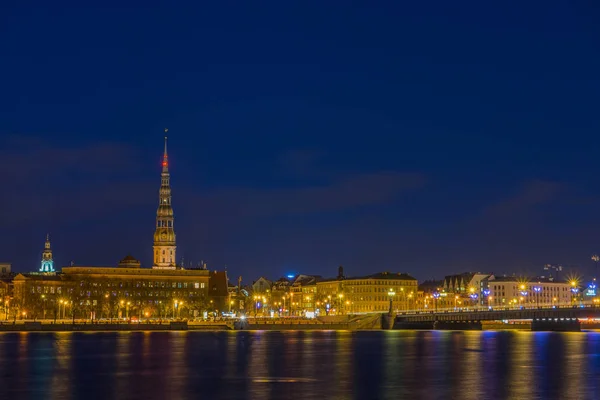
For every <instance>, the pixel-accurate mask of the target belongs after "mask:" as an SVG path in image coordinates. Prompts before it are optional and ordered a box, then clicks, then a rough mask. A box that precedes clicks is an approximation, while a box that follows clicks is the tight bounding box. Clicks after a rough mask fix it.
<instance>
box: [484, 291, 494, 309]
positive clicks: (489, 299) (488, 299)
mask: <svg viewBox="0 0 600 400" xmlns="http://www.w3.org/2000/svg"><path fill="white" fill-rule="evenodd" d="M490 293H491V292H490V289H483V296H484V297H485V298H486V300H487V305H488V308H490V307H491V305H490V301H491V300H492V297H491V296H490Z"/></svg>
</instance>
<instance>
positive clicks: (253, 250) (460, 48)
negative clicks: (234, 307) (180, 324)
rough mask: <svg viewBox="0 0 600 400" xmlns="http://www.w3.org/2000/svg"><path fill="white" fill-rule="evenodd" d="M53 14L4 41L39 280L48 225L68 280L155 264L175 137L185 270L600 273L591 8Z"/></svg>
mask: <svg viewBox="0 0 600 400" xmlns="http://www.w3.org/2000/svg"><path fill="white" fill-rule="evenodd" d="M40 7H41V8H36V7H27V6H25V5H22V4H11V5H10V6H9V7H8V8H7V9H6V10H5V11H6V12H5V13H4V19H3V29H5V32H6V34H7V37H9V38H10V40H6V41H3V42H2V43H0V51H1V52H2V54H3V55H4V60H5V62H4V63H3V68H4V71H5V73H4V74H3V75H2V76H3V78H2V80H3V93H4V96H3V97H2V99H0V158H1V159H2V160H3V161H4V164H5V166H6V168H7V169H8V172H7V173H6V176H5V179H4V182H3V187H4V188H5V192H4V195H3V196H0V213H1V214H0V220H2V221H3V223H2V226H3V227H4V229H3V230H2V231H1V232H0V262H5V261H6V262H12V263H13V266H14V269H15V270H17V271H26V270H37V269H38V268H39V267H38V266H39V262H40V255H41V254H40V250H41V246H43V241H44V237H45V235H46V233H48V232H49V233H50V234H51V238H52V247H53V251H54V257H55V267H60V266H63V265H69V263H70V262H71V261H75V262H76V263H78V264H92V265H115V264H116V263H117V262H118V260H121V259H122V258H123V257H124V256H125V255H126V254H129V253H131V254H132V255H133V256H135V257H136V258H138V259H140V261H141V262H142V264H143V265H144V266H148V267H150V266H151V265H152V262H153V259H152V249H151V246H152V245H151V244H150V242H151V241H152V235H153V233H154V229H155V227H154V224H155V217H156V194H157V193H156V192H157V179H158V175H159V174H160V161H161V159H160V154H159V152H158V151H160V149H158V151H157V146H160V143H161V140H162V137H163V134H162V133H163V129H164V128H165V127H168V128H169V129H170V130H169V140H170V143H169V155H170V162H171V164H170V167H171V171H172V181H171V186H172V188H173V201H174V204H176V206H175V213H176V215H175V218H176V219H177V261H178V262H179V261H180V260H181V258H182V257H183V258H184V259H185V260H189V261H192V262H194V263H198V262H200V261H201V260H204V261H206V262H207V263H208V266H209V268H216V269H219V270H221V269H223V268H225V267H226V268H227V269H228V271H230V274H231V275H232V276H238V275H242V276H243V277H244V278H246V277H248V278H250V277H253V276H260V275H266V276H271V277H276V276H285V275H287V274H289V273H309V274H310V273H318V274H326V273H325V271H331V274H332V275H334V274H335V269H336V268H337V266H338V265H344V267H345V269H346V271H347V272H348V274H350V275H365V274H369V273H374V272H378V271H385V270H390V271H399V272H407V273H411V274H412V275H413V276H415V277H417V278H418V279H419V280H424V279H429V278H440V277H442V276H444V275H445V274H447V273H458V272H461V271H469V270H470V271H486V272H494V273H497V274H503V273H513V272H514V273H516V274H533V273H539V272H538V271H540V272H541V271H542V268H543V266H544V265H545V264H548V263H552V264H562V265H563V266H565V268H568V267H570V266H574V267H577V268H578V269H579V270H580V271H581V272H582V273H588V274H591V273H592V271H593V268H594V262H593V261H592V260H591V256H592V255H593V254H597V253H599V252H600V237H599V236H600V235H599V233H598V229H597V225H598V221H600V211H599V210H598V207H597V204H598V202H599V200H600V185H598V178H597V177H598V176H600V174H599V173H600V163H599V162H598V161H597V160H596V157H597V156H596V153H597V150H598V148H600V137H599V136H598V135H597V132H599V131H600V120H599V119H598V117H597V115H596V111H595V110H597V109H598V106H599V105H600V104H599V101H598V96H597V93H598V92H599V89H600V82H599V80H598V76H597V71H598V70H600V56H599V55H598V53H597V51H596V48H597V44H598V43H597V38H598V37H600V34H596V33H598V29H599V28H598V26H597V24H595V20H596V18H595V13H593V12H589V10H584V9H582V8H581V7H580V6H579V5H576V4H553V5H544V7H543V12H540V11H541V8H540V7H539V6H538V5H536V4H521V5H520V12H519V13H515V11H514V8H513V7H511V6H510V5H500V6H497V7H493V6H492V5H489V4H479V3H477V4H461V5H454V6H453V7H448V5H447V4H446V3H444V2H439V3H437V4H433V5H432V4H429V5H424V4H418V3H411V4H390V5H385V6H375V5H372V4H364V5H356V4H354V5H346V6H345V7H344V11H343V12H340V11H339V8H337V7H334V6H331V5H323V4H319V5H316V4H315V5H310V4H305V5H304V6H303V7H301V8H299V9H297V8H296V7H294V6H293V5H292V4H287V3H286V4H279V5H278V6H277V7H276V8H268V9H267V8H265V9H264V10H263V11H264V12H257V9H254V8H252V7H250V6H239V7H237V8H235V9H234V10H232V9H231V8H230V7H226V6H225V5H223V4H192V5H189V6H187V7H184V6H181V5H178V6H160V5H148V6H147V7H144V8H139V9H120V10H119V12H115V10H114V9H112V8H109V7H103V6H97V7H96V6H93V5H87V4H86V5H83V6H81V8H78V9H72V8H65V9H63V10H57V9H53V8H52V7H47V6H44V5H40ZM557 15H560V16H561V19H560V20H561V23H560V24H559V25H557V24H556V20H555V18H554V17H553V16H557ZM107 26H110V27H112V28H111V29H108V30H107V29H106V27H107ZM557 29H559V30H560V32H558V33H557ZM134 32H135V33H134ZM75 55H76V56H75ZM186 263H187V261H186Z"/></svg>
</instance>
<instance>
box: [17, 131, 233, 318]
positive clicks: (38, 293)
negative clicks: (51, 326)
mask: <svg viewBox="0 0 600 400" xmlns="http://www.w3.org/2000/svg"><path fill="white" fill-rule="evenodd" d="M168 166H169V164H168V156H167V145H166V138H165V148H164V153H163V161H162V172H161V185H160V190H159V205H158V210H157V213H156V228H155V232H154V243H153V244H154V245H153V265H152V268H142V267H141V264H140V262H139V261H138V260H136V259H135V258H134V257H132V256H127V257H125V258H124V259H122V260H121V261H120V262H119V263H118V265H116V266H69V267H63V268H62V271H61V272H60V273H54V267H53V261H52V250H51V249H50V241H49V238H48V237H47V240H46V245H45V248H44V251H43V255H42V263H41V268H40V270H39V271H40V272H37V273H30V274H19V275H17V276H16V277H15V278H14V282H13V284H14V301H13V302H12V309H13V314H14V316H15V317H19V318H44V317H45V318H60V317H73V318H116V317H130V318H131V317H138V318H140V319H142V318H171V317H174V318H177V317H181V318H184V317H186V318H188V317H190V318H193V317H199V316H201V315H203V314H204V312H220V311H224V310H226V308H227V307H228V305H229V302H228V291H227V274H226V272H225V271H222V272H218V271H209V270H207V269H206V268H205V267H204V268H199V269H187V270H186V269H184V268H183V267H181V266H177V265H176V263H175V260H176V258H175V256H176V242H175V231H174V217H173V208H172V204H171V187H170V175H169V169H168Z"/></svg>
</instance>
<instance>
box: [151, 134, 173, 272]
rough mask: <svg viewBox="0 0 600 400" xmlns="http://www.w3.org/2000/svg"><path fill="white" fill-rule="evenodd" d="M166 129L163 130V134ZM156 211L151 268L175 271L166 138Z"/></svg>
mask: <svg viewBox="0 0 600 400" xmlns="http://www.w3.org/2000/svg"><path fill="white" fill-rule="evenodd" d="M167 132H168V129H165V133H167ZM160 176H161V183H160V191H159V194H158V210H157V211H156V231H155V232H154V263H153V265H152V268H159V269H175V249H176V247H177V246H175V231H174V227H173V222H174V221H173V208H172V207H171V184H170V182H169V179H170V175H169V158H168V157H167V137H166V136H165V153H164V155H163V161H162V173H161V174H160Z"/></svg>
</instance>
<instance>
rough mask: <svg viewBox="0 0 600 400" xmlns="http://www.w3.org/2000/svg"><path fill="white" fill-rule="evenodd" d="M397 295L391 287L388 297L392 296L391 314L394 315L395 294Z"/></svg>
mask: <svg viewBox="0 0 600 400" xmlns="http://www.w3.org/2000/svg"><path fill="white" fill-rule="evenodd" d="M395 295H396V292H394V289H390V290H389V292H388V297H389V298H390V315H392V313H393V311H392V310H393V309H394V308H393V305H394V296H395Z"/></svg>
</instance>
